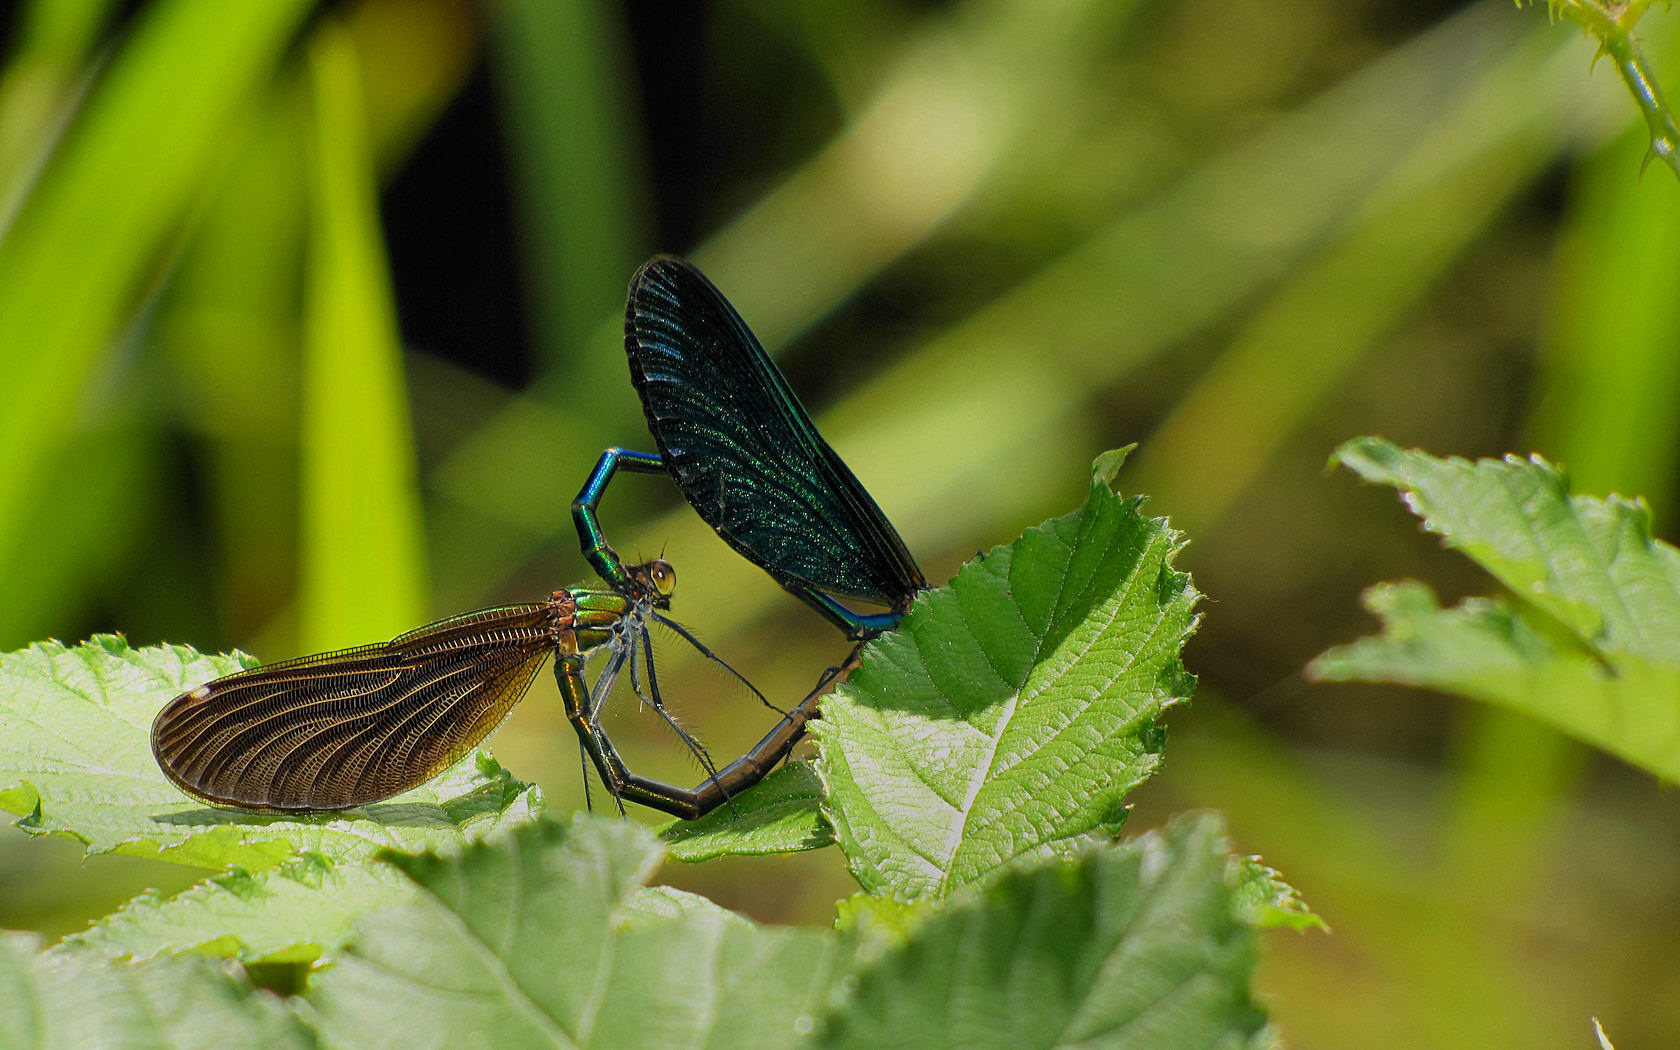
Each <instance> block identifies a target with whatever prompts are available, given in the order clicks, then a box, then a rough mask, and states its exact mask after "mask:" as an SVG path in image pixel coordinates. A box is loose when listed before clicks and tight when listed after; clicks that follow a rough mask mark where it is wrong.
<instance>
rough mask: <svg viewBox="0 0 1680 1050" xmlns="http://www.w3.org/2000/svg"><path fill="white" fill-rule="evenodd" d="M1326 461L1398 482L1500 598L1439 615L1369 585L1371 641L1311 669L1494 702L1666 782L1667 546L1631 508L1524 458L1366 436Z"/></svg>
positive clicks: (1679, 658)
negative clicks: (1470, 455) (1495, 584)
mask: <svg viewBox="0 0 1680 1050" xmlns="http://www.w3.org/2000/svg"><path fill="white" fill-rule="evenodd" d="M1336 456H1337V459H1339V460H1340V461H1341V462H1342V463H1344V464H1346V465H1347V466H1348V467H1350V468H1352V469H1353V470H1356V471H1358V472H1359V474H1360V476H1362V477H1364V478H1365V479H1366V480H1367V481H1373V482H1378V483H1385V484H1390V485H1394V486H1396V487H1397V488H1399V489H1400V490H1401V493H1402V494H1403V496H1404V498H1405V500H1406V502H1407V504H1408V505H1409V506H1410V507H1411V508H1412V510H1413V511H1414V512H1416V513H1417V514H1418V515H1419V516H1420V517H1421V518H1423V525H1424V528H1426V529H1428V530H1429V531H1431V532H1434V533H1437V534H1439V535H1440V536H1441V538H1442V542H1443V543H1445V544H1446V545H1447V546H1449V547H1451V548H1453V549H1455V550H1459V551H1462V552H1464V553H1465V554H1466V555H1468V556H1469V557H1470V558H1472V559H1473V560H1475V562H1476V563H1477V564H1479V565H1480V566H1482V568H1484V569H1486V570H1488V571H1489V572H1490V573H1492V574H1493V576H1494V577H1495V578H1496V579H1497V580H1498V581H1499V582H1500V583H1501V584H1502V585H1504V587H1505V588H1507V589H1508V590H1509V592H1510V598H1509V599H1488V598H1472V599H1468V600H1466V601H1465V602H1464V603H1463V604H1461V605H1459V606H1457V607H1456V608H1454V609H1451V610H1444V609H1442V608H1441V607H1440V606H1439V604H1437V602H1436V600H1435V596H1434V595H1433V594H1432V593H1431V592H1430V591H1429V588H1428V587H1426V586H1424V585H1422V584H1419V583H1416V582H1415V581H1413V582H1407V583H1401V584H1391V585H1387V586H1383V587H1378V588H1374V589H1373V590H1372V591H1370V592H1367V594H1366V597H1365V603H1366V605H1367V606H1368V607H1369V608H1370V609H1371V611H1372V612H1374V613H1376V614H1377V615H1379V616H1380V617H1381V618H1382V620H1383V633H1382V636H1381V637H1377V638H1364V639H1361V640H1359V641H1357V642H1353V643H1350V644H1348V645H1343V646H1338V647H1337V648H1335V649H1332V650H1330V651H1329V652H1327V653H1325V654H1324V655H1322V656H1320V657H1319V658H1318V659H1317V660H1315V661H1314V662H1313V663H1312V665H1311V666H1310V667H1309V672H1310V673H1311V674H1312V675H1314V676H1315V677H1318V678H1323V679H1327V680H1339V681H1379V682H1400V683H1402V684H1406V685H1424V686H1430V687H1432V688H1435V689H1439V690H1441V691H1443V692H1449V693H1455V694H1457V695H1459V696H1465V697H1470V698H1473V699H1477V700H1486V701H1488V702H1490V703H1495V704H1503V705H1505V706H1507V707H1510V708H1514V709H1515V710H1517V711H1520V712H1523V713H1525V714H1530V715H1533V716H1534V717H1535V718H1538V719H1540V720H1541V721H1544V722H1547V723H1550V724H1551V725H1554V726H1556V727H1557V728H1559V729H1561V730H1563V731H1564V732H1566V733H1569V734H1571V735H1574V736H1578V737H1580V738H1582V739H1584V740H1587V741H1589V742H1590V743H1593V744H1597V745H1598V746H1599V747H1602V748H1605V749H1606V750H1609V751H1611V752H1613V753H1614V754H1617V755H1620V756H1621V757H1622V758H1625V759H1626V760H1628V761H1629V762H1632V763H1634V764H1635V765H1638V766H1641V767H1643V768H1645V769H1648V770H1650V771H1651V772H1653V773H1655V774H1657V775H1658V776H1661V777H1663V778H1664V779H1666V780H1669V781H1673V780H1677V779H1680V551H1677V550H1675V549H1674V548H1673V547H1672V546H1670V545H1669V544H1666V543H1663V542H1662V541H1661V540H1656V539H1653V538H1652V536H1651V515H1650V512H1649V511H1648V510H1647V509H1646V508H1645V507H1644V506H1642V505H1640V504H1638V503H1630V502H1628V501H1627V500H1624V499H1621V498H1619V497H1615V496H1612V497H1610V498H1609V499H1597V498H1594V497H1591V496H1575V495H1571V494H1570V492H1569V482H1568V479H1566V478H1565V477H1564V476H1563V475H1562V474H1560V473H1559V472H1558V470H1557V468H1555V467H1553V466H1552V465H1551V464H1549V463H1547V462H1546V461H1545V460H1543V459H1540V458H1539V457H1538V456H1536V457H1534V459H1533V460H1532V461H1528V462H1525V461H1523V460H1520V459H1517V458H1516V457H1507V458H1506V459H1505V460H1503V461H1498V460H1491V459H1487V460H1482V461H1480V462H1477V463H1470V462H1468V461H1467V460H1463V459H1458V458H1448V459H1436V458H1434V457H1432V456H1429V455H1427V454H1425V453H1422V452H1418V451H1416V450H1405V449H1400V448H1397V447H1395V446H1394V445H1392V444H1390V443H1389V442H1386V441H1381V440H1377V439H1363V440H1360V441H1354V442H1349V443H1348V444H1347V445H1345V446H1343V447H1342V448H1341V449H1340V450H1339V451H1338V452H1337V454H1336Z"/></svg>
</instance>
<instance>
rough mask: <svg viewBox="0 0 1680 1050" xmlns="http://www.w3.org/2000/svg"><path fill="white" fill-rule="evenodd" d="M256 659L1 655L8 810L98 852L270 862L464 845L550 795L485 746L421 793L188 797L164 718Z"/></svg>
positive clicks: (143, 652)
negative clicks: (158, 744)
mask: <svg viewBox="0 0 1680 1050" xmlns="http://www.w3.org/2000/svg"><path fill="white" fill-rule="evenodd" d="M251 665H252V661H250V660H249V658H245V657H240V656H206V655H204V654H202V653H199V652H197V651H195V650H193V649H191V648H189V647H187V646H178V645H164V646H152V647H149V648H145V649H132V648H130V647H129V646H128V643H127V642H125V641H124V640H123V639H122V638H120V637H117V636H116V635H99V636H97V637H95V638H94V639H92V640H91V641H88V642H85V643H83V644H81V645H77V646H74V647H66V646H64V645H61V644H60V643H58V642H42V643H40V644H37V645H32V646H30V647H28V648H27V649H21V650H18V651H17V652H13V653H7V654H4V655H0V723H3V724H4V725H5V726H6V732H5V733H4V734H3V735H0V810H6V811H8V812H11V813H16V814H18V815H19V816H20V817H21V818H22V819H21V820H19V821H18V824H19V825H21V826H22V827H23V828H24V829H25V830H27V831H31V832H35V833H39V834H59V835H68V836H70V837H72V838H75V839H79V840H80V841H82V842H85V843H86V844H87V847H88V851H89V852H90V853H113V852H114V853H130V854H135V855H138V856H156V857H161V858H163V859H164V860H171V861H175V862H177V863H181V864H192V865H196V866H199V867H206V868H222V867H226V866H228V865H231V864H239V865H242V866H244V867H247V868H251V869H261V868H266V867H269V866H271V865H273V864H274V863H275V862H276V861H278V860H279V859H280V858H282V857H284V856H286V855H288V854H290V853H291V852H292V851H293V850H294V849H310V850H315V851H317V852H320V853H323V854H326V855H328V856H332V857H350V856H366V855H368V854H371V853H372V852H374V851H375V850H377V849H380V848H384V847H399V848H405V849H424V848H428V847H437V846H445V845H449V844H453V843H459V842H461V841H463V840H464V839H467V838H469V837H473V836H476V835H479V834H482V833H484V832H486V831H488V830H491V829H493V828H496V827H499V826H501V825H503V824H506V823H510V822H518V821H522V820H528V819H530V818H531V816H532V814H533V812H534V811H535V810H536V809H537V808H538V807H540V805H541V802H540V800H539V798H538V796H537V792H536V789H535V788H533V787H530V786H527V785H524V784H521V783H519V782H518V781H516V780H514V779H513V778H512V777H511V776H509V775H508V773H507V772H506V771H505V770H503V769H502V768H501V767H499V766H497V765H496V764H495V762H494V761H492V760H491V759H489V758H488V757H487V756H485V755H483V754H481V753H480V754H475V755H471V756H468V758H467V759H466V760H464V761H463V762H461V763H460V764H458V765H457V766H455V767H454V768H453V769H451V770H450V771H448V772H446V773H444V774H443V775H442V776H440V777H438V778H436V779H434V780H432V781H431V782H430V783H428V784H426V785H425V786H424V787H421V788H419V789H417V790H415V791H411V792H409V793H407V794H405V795H399V796H398V797H396V798H394V799H391V800H389V801H387V802H381V803H377V804H375V805H371V806H363V807H360V808H358V809H353V810H346V811H344V812H342V813H323V814H304V815H280V814H273V813H253V812H249V811H245V810H235V809H222V808H216V807H211V806H207V805H205V804H204V803H202V802H199V801H197V800H195V799H192V798H189V797H187V796H186V795H183V794H182V793H181V792H180V791H179V790H178V789H176V788H175V787H174V785H172V784H170V782H169V781H168V780H167V779H165V777H164V775H163V772H162V771H161V770H159V769H158V767H157V762H156V761H155V760H154V759H153V758H152V752H151V739H150V727H151V724H152V718H153V717H154V716H155V715H156V714H157V712H158V710H159V709H160V708H161V707H163V705H164V704H165V703H167V702H168V701H169V700H171V699H173V698H174V697H175V696H176V695H177V694H179V693H181V692H183V691H185V690H187V689H190V688H192V687H194V686H196V685H198V684H200V683H203V682H206V681H209V680H210V679H212V678H217V677H220V676H222V675H224V674H229V673H231V672H233V671H237V670H240V669H241V668H244V667H247V666H251Z"/></svg>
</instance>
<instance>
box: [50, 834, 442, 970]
mask: <svg viewBox="0 0 1680 1050" xmlns="http://www.w3.org/2000/svg"><path fill="white" fill-rule="evenodd" d="M413 892H414V885H413V883H412V882H410V881H409V880H408V879H405V878H403V876H402V875H401V873H399V872H397V871H396V870H394V869H393V868H391V867H389V866H388V865H384V864H357V863H339V862H335V861H333V860H331V859H329V858H327V857H323V856H320V855H319V854H305V855H303V856H301V857H294V858H292V859H290V860H287V861H286V862H285V863H283V864H281V865H280V866H279V867H276V868H271V869H269V870H267V871H260V872H249V871H246V870H245V869H243V868H235V869H233V870H232V871H228V872H224V873H223V874H220V875H216V876H213V877H212V878H209V879H206V880H205V881H204V882H201V883H199V884H198V885H196V886H193V887H190V888H189V889H186V890H183V891H181V892H180V893H177V894H175V895H174V896H173V897H163V896H161V895H159V894H157V893H155V892H150V891H149V892H147V893H143V894H141V895H140V896H138V897H136V898H134V899H133V900H131V901H129V902H128V903H127V904H125V905H123V906H122V908H121V909H119V910H118V911H116V912H115V913H113V914H111V915H107V916H106V917H104V918H103V919H100V920H98V921H96V922H95V923H93V925H91V926H90V927H88V929H86V930H84V931H82V932H81V933H77V934H73V935H71V936H69V937H66V938H64V939H63V940H62V941H60V942H59V943H58V944H56V945H54V946H53V947H52V948H51V949H50V951H51V952H52V953H53V954H68V953H88V952H92V953H97V954H100V955H105V956H110V957H122V958H127V959H133V960H144V959H149V958H151V957H153V956H156V955H169V954H176V953H179V952H186V951H194V952H197V953H199V954H203V955H212V956H217V957H227V958H237V959H239V960H241V961H242V962H245V963H248V964H252V963H270V964H291V965H297V966H305V967H307V966H311V965H314V964H315V963H317V962H320V961H331V959H332V958H333V956H334V954H335V953H336V952H337V951H338V950H339V949H340V948H341V947H343V945H344V943H345V941H346V940H348V939H349V936H350V931H351V928H352V926H353V925H354V924H355V922H356V920H357V919H359V918H361V917H362V916H363V915H365V914H367V913H368V912H371V911H374V910H376V909H379V908H387V907H391V906H394V905H396V904H400V903H402V902H404V901H406V900H408V899H409V895H411V894H412V893H413Z"/></svg>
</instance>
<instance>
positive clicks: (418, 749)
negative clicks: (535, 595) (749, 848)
mask: <svg viewBox="0 0 1680 1050" xmlns="http://www.w3.org/2000/svg"><path fill="white" fill-rule="evenodd" d="M569 611H570V610H569V607H566V606H564V605H563V604H562V603H561V602H560V601H558V600H555V601H549V602H545V603H543V604H540V605H510V606H505V607H502V608H498V609H486V610H484V611H482V612H475V613H467V614H465V615H462V616H455V617H451V618H449V619H447V620H440V621H438V622H437V623H434V624H429V625H427V626H425V627H421V628H419V629H418V630H414V631H410V632H408V633H407V634H404V635H402V636H400V637H398V638H395V639H392V640H391V641H389V642H386V643H384V644H383V645H367V646H362V647H360V648H356V649H345V650H341V651H339V652H333V653H323V654H321V655H319V656H306V657H303V658H301V659H298V660H288V661H286V662H284V663H277V664H268V665H265V666H263V667H258V668H254V669H252V670H249V671H241V672H240V673H238V674H233V675H228V676H227V677H226V678H218V679H216V680H215V681H214V682H210V683H208V684H206V685H202V686H199V687H198V688H197V689H194V690H192V691H190V692H186V693H182V694H181V695H180V696H177V697H176V698H175V699H173V700H171V701H170V702H169V703H168V704H166V705H165V706H164V708H163V710H162V711H160V712H158V716H157V719H156V720H155V721H153V723H152V753H153V754H154V755H155V756H156V757H157V761H158V765H159V766H161V767H162V769H163V771H164V773H165V774H166V775H167V776H168V777H169V779H170V780H172V781H174V782H175V784H176V785H177V786H178V787H180V788H181V790H183V791H185V792H187V793H188V794H190V795H194V796H197V797H198V798H202V799H205V800H206V801H209V802H216V803H221V804H223V805H232V806H245V807H249V808H254V809H283V810H304V809H345V808H348V807H350V806H360V805H365V804H367V803H369V802H377V801H379V800H380V799H385V798H390V797H391V796H392V795H396V794H400V793H402V792H404V791H407V790H409V789H410V788H414V787H418V786H419V785H421V784H423V783H425V782H426V781H428V780H430V779H431V778H432V777H434V776H436V775H437V774H439V773H441V772H443V771H444V770H445V769H447V768H448V767H449V766H451V765H453V764H454V763H455V762H456V761H458V760H459V759H460V758H461V757H462V756H463V755H465V754H466V753H467V752H468V751H469V750H471V748H472V747H473V746H474V745H475V744H477V743H478V742H479V741H481V740H483V739H484V738H485V737H486V736H488V735H489V734H490V732H491V731H492V730H494V729H495V728H496V727H497V726H498V725H500V724H501V723H502V720H503V719H504V718H506V717H507V715H508V712H510V711H511V710H513V707H514V705H516V704H518V703H519V701H520V699H521V698H522V697H524V695H525V690H526V689H527V688H529V686H530V684H531V679H532V678H534V677H535V676H536V673H537V671H538V670H540V669H541V668H542V665H543V661H544V659H545V658H546V657H547V656H548V653H549V650H550V649H552V648H553V646H554V639H555V629H556V628H564V627H566V626H569Z"/></svg>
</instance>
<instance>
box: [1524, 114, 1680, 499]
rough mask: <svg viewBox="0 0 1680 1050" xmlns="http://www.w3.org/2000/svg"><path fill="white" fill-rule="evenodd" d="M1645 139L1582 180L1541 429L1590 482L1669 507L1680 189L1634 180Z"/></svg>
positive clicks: (1677, 365)
mask: <svg viewBox="0 0 1680 1050" xmlns="http://www.w3.org/2000/svg"><path fill="white" fill-rule="evenodd" d="M1643 145H1644V143H1643V136H1642V135H1640V134H1639V133H1638V132H1633V133H1630V134H1628V135H1625V136H1623V137H1622V138H1620V139H1619V140H1617V142H1616V143H1615V144H1614V145H1613V146H1612V147H1611V148H1608V149H1606V150H1603V151H1602V152H1601V153H1600V154H1599V155H1598V156H1596V157H1594V158H1593V159H1592V160H1591V161H1590V162H1589V163H1588V164H1587V166H1586V168H1585V169H1584V171H1583V172H1582V176H1581V179H1580V182H1579V183H1578V184H1577V186H1576V188H1575V193H1574V194H1573V199H1572V201H1571V207H1570V218H1569V223H1568V226H1567V228H1566V230H1565V232H1564V240H1563V247H1562V250H1561V252H1560V259H1559V264H1560V273H1559V278H1558V284H1557V288H1556V291H1555V294H1554V296H1553V302H1554V303H1555V309H1554V311H1553V317H1552V324H1551V335H1552V338H1551V339H1550V341H1549V343H1550V345H1549V346H1548V347H1547V354H1546V355H1545V357H1544V358H1543V359H1542V367H1543V372H1542V375H1541V378H1540V386H1541V389H1542V396H1541V397H1540V399H1539V404H1540V405H1541V406H1542V411H1543V414H1542V415H1541V416H1540V418H1539V419H1538V420H1536V422H1535V425H1534V428H1533V429H1534V435H1535V440H1536V442H1537V443H1538V444H1539V446H1540V447H1541V448H1542V449H1543V450H1545V452H1546V453H1547V454H1548V455H1549V456H1551V457H1553V458H1555V459H1556V460H1558V461H1559V462H1561V463H1563V464H1564V465H1565V466H1567V467H1568V468H1569V474H1570V477H1571V478H1572V479H1573V480H1574V482H1575V484H1577V485H1578V486H1580V487H1581V488H1583V489H1585V490H1587V491H1591V492H1623V493H1628V494H1633V493H1638V494H1640V495H1641V496H1644V497H1645V500H1646V501H1647V502H1648V503H1650V504H1651V506H1652V507H1653V508H1655V509H1657V510H1658V511H1659V512H1661V511H1662V510H1663V509H1665V508H1667V507H1670V506H1672V505H1673V502H1674V485H1675V475H1676V464H1677V462H1680V401H1677V400H1676V399H1675V397H1674V391H1675V390H1677V389H1680V353H1676V352H1675V347H1676V346H1677V345H1680V297H1677V296H1675V295H1674V289H1675V288H1677V287H1680V252H1677V251H1675V250H1674V248H1675V245H1676V244H1680V194H1677V193H1676V192H1675V188H1674V186H1673V185H1670V184H1669V183H1667V182H1666V180H1663V179H1650V178H1647V179H1641V180H1635V179H1634V178H1633V176H1632V175H1631V174H1630V172H1629V167H1630V164H1631V163H1632V162H1633V161H1634V159H1635V158H1636V157H1637V154H1638V152H1639V150H1640V149H1642V148H1643Z"/></svg>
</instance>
